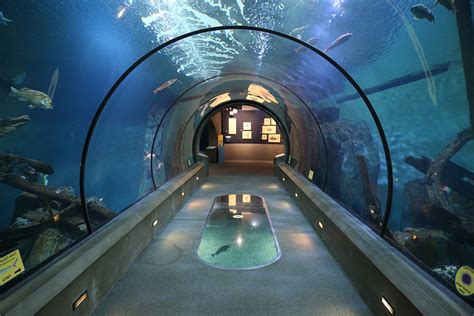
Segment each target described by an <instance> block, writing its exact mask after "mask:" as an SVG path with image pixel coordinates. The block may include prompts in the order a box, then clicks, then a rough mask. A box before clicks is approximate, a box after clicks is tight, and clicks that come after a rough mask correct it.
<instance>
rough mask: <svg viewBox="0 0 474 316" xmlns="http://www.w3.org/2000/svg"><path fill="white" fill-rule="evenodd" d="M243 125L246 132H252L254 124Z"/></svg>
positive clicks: (246, 123) (245, 123)
mask: <svg viewBox="0 0 474 316" xmlns="http://www.w3.org/2000/svg"><path fill="white" fill-rule="evenodd" d="M242 125H243V126H242V127H243V130H244V131H251V130H252V122H244V123H243V124H242Z"/></svg>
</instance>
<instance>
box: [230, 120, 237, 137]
mask: <svg viewBox="0 0 474 316" xmlns="http://www.w3.org/2000/svg"><path fill="white" fill-rule="evenodd" d="M229 134H231V135H235V134H237V119H236V118H235V117H229Z"/></svg>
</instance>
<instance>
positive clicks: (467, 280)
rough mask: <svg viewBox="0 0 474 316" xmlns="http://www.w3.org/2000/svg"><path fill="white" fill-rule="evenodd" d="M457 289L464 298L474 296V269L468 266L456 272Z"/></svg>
mask: <svg viewBox="0 0 474 316" xmlns="http://www.w3.org/2000/svg"><path fill="white" fill-rule="evenodd" d="M456 289H457V290H458V292H459V293H460V294H461V295H463V296H469V295H472V294H474V269H473V268H471V267H468V266H464V267H461V268H459V270H458V272H456Z"/></svg>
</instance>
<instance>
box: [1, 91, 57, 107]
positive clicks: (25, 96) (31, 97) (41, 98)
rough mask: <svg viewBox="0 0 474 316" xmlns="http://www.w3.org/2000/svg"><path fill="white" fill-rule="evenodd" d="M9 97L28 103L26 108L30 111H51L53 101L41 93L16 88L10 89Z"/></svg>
mask: <svg viewBox="0 0 474 316" xmlns="http://www.w3.org/2000/svg"><path fill="white" fill-rule="evenodd" d="M10 89H11V92H10V96H11V97H14V98H18V99H19V100H20V101H24V102H29V103H30V104H29V105H28V107H29V108H30V109H35V108H40V109H45V110H52V109H53V101H52V100H51V99H50V97H49V96H48V95H47V94H46V93H44V92H41V91H36V90H32V89H30V88H22V89H20V90H18V89H17V88H14V87H10Z"/></svg>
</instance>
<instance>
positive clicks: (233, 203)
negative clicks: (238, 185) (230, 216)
mask: <svg viewBox="0 0 474 316" xmlns="http://www.w3.org/2000/svg"><path fill="white" fill-rule="evenodd" d="M236 205H237V195H236V194H229V206H236Z"/></svg>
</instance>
